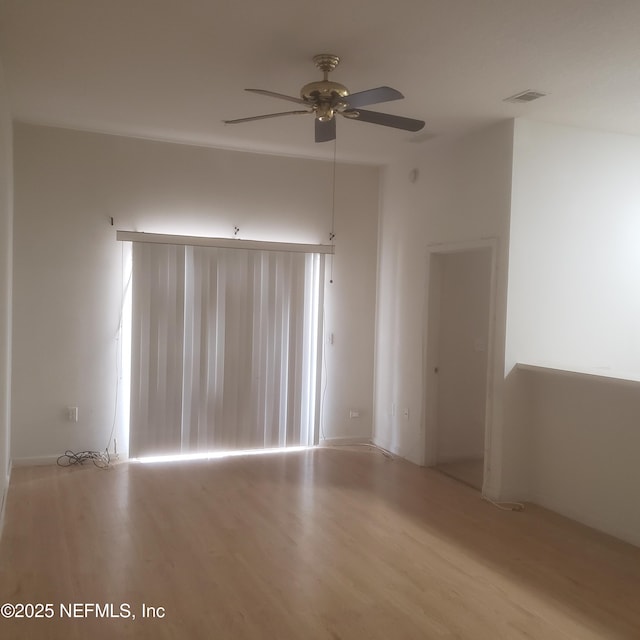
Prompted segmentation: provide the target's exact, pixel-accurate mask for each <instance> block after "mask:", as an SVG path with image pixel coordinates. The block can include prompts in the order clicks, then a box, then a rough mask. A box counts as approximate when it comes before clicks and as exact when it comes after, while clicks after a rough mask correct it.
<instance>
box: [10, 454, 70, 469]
mask: <svg viewBox="0 0 640 640" xmlns="http://www.w3.org/2000/svg"><path fill="white" fill-rule="evenodd" d="M59 457H60V456H36V457H34V458H14V459H13V466H14V467H41V466H44V465H48V464H56V462H57V461H58V458H59Z"/></svg>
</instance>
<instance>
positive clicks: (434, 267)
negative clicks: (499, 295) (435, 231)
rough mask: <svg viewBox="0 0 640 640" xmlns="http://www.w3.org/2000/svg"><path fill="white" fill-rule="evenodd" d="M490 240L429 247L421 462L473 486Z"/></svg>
mask: <svg viewBox="0 0 640 640" xmlns="http://www.w3.org/2000/svg"><path fill="white" fill-rule="evenodd" d="M493 256H494V251H493V247H492V246H491V245H484V246H476V247H468V248H458V249H448V250H444V249H442V248H439V249H436V250H433V251H432V252H430V259H429V291H428V317H427V362H426V366H427V391H426V404H427V412H426V415H427V425H426V432H427V439H426V446H427V451H426V461H427V465H428V466H433V467H435V468H436V469H438V470H439V471H441V472H442V473H445V474H447V475H449V476H452V477H454V478H455V479H457V480H459V481H461V482H464V483H465V484H468V485H470V486H472V487H474V488H476V489H478V490H482V486H483V482H484V479H485V452H486V449H487V418H486V416H487V397H488V392H489V388H488V387H489V385H488V367H489V363H490V361H491V360H490V349H491V344H490V335H491V306H492V305H491V300H492V289H493V288H492V281H493V275H492V274H493Z"/></svg>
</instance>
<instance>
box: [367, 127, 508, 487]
mask: <svg viewBox="0 0 640 640" xmlns="http://www.w3.org/2000/svg"><path fill="white" fill-rule="evenodd" d="M512 145H513V122H512V121H505V122H502V123H500V124H496V125H492V126H489V127H486V128H484V129H482V130H479V131H476V132H474V133H471V134H468V135H466V136H464V137H461V138H458V139H455V140H447V141H438V140H437V139H436V140H433V141H430V142H427V143H426V144H425V146H424V150H423V151H421V152H418V153H416V154H415V156H414V157H413V158H411V159H409V158H407V159H406V160H404V161H402V162H399V163H397V164H394V165H390V166H388V167H386V168H385V169H384V173H383V181H382V187H383V190H382V204H381V220H380V232H379V236H380V243H379V254H378V302H377V329H376V393H375V396H374V397H375V421H374V438H375V442H376V443H377V444H379V445H380V446H382V447H384V448H385V449H388V450H391V451H393V452H394V453H396V454H398V455H400V456H402V457H405V458H407V459H409V460H411V461H413V462H416V463H418V464H423V463H424V460H425V433H424V431H425V424H424V422H425V421H424V413H425V411H426V410H428V408H426V407H424V406H423V400H424V398H425V385H426V380H425V375H424V362H425V323H426V318H427V315H426V309H425V301H426V290H427V283H428V281H429V279H428V277H429V276H428V272H427V252H428V248H429V247H430V246H433V245H436V244H438V243H445V244H447V243H462V242H474V241H478V240H480V239H483V238H494V239H495V241H496V246H497V247H498V248H497V253H498V255H497V256H496V263H497V283H496V295H495V313H496V321H495V327H494V334H495V335H494V336H493V338H494V339H493V344H494V350H493V359H492V362H491V370H492V372H493V379H494V385H493V398H492V399H491V400H492V402H491V406H492V407H493V409H492V411H493V413H492V418H491V422H492V427H491V428H492V431H493V432H494V433H495V436H496V439H495V443H494V446H493V447H492V451H493V456H495V459H494V460H492V464H493V469H494V476H493V482H495V483H496V484H497V485H499V483H500V478H499V466H500V456H501V453H500V444H501V443H500V430H501V417H500V407H501V393H502V389H501V382H502V379H503V376H504V348H503V345H504V332H505V327H504V318H505V315H506V306H505V305H506V272H507V268H506V264H507V253H508V241H509V212H510V200H511V171H512ZM414 169H416V170H417V174H416V173H413V170H414ZM416 175H417V179H416V180H415V181H413V182H412V180H411V178H412V177H416ZM405 409H408V418H406V417H405V411H404V410H405Z"/></svg>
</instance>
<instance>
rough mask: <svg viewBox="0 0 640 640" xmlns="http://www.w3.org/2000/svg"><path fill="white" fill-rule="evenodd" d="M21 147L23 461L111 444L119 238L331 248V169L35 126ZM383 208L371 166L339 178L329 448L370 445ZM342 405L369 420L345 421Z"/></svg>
mask: <svg viewBox="0 0 640 640" xmlns="http://www.w3.org/2000/svg"><path fill="white" fill-rule="evenodd" d="M14 137H15V239H14V256H15V261H14V276H15V278H14V343H13V349H14V371H13V424H14V428H13V445H12V454H13V456H14V458H37V457H46V456H52V455H58V454H60V453H62V452H63V451H64V450H65V449H67V448H70V449H74V450H78V449H100V448H104V446H105V445H106V443H107V440H108V436H109V432H110V430H111V425H112V421H113V415H114V395H115V387H116V371H115V363H116V348H117V345H116V334H117V326H118V316H119V305H120V296H121V247H120V246H119V244H118V243H117V242H116V240H115V230H116V229H129V230H136V231H147V232H160V233H175V234H187V235H210V236H222V237H231V236H232V235H233V227H234V225H237V226H238V227H240V234H239V237H242V238H248V239H259V240H282V241H289V242H308V243H327V242H328V236H329V230H330V227H331V175H332V170H331V165H330V164H329V163H326V162H320V161H311V160H300V159H295V158H281V157H276V156H261V155H254V154H248V153H240V152H231V151H221V150H215V149H208V148H201V147H195V146H184V145H177V144H168V143H162V142H154V141H148V140H139V139H132V138H125V137H116V136H107V135H101V134H92V133H84V132H78V131H71V130H63V129H56V128H50V127H40V126H32V125H26V124H17V125H16V127H15V130H14ZM377 210H378V169H377V168H375V167H363V166H356V165H339V166H338V169H337V183H336V216H335V231H336V256H335V259H334V264H333V279H334V283H333V284H332V285H327V311H326V318H325V320H326V328H327V331H330V332H333V333H334V336H335V340H334V346H333V347H331V349H330V352H329V353H328V365H327V366H328V382H327V387H326V395H325V403H324V408H325V419H324V421H323V427H324V432H325V435H326V436H327V437H348V436H352V437H359V438H369V437H370V433H371V413H372V412H371V407H372V402H373V401H372V390H373V373H372V372H373V355H372V354H373V340H374V317H375V278H376V249H377V218H378V211H377ZM110 216H113V217H114V219H115V225H114V226H110V224H109V218H110ZM67 405H74V406H79V408H80V412H79V413H80V421H79V422H78V423H77V424H74V423H69V422H67V421H66V420H65V415H64V408H65V407H66V406H67ZM349 407H356V408H359V409H360V410H361V412H362V414H361V415H362V417H361V418H360V419H359V420H355V421H354V420H349V418H348V408H349ZM118 437H119V440H120V442H121V443H122V442H123V440H122V433H121V432H120V428H119V430H118Z"/></svg>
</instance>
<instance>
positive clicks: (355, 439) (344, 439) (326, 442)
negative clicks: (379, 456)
mask: <svg viewBox="0 0 640 640" xmlns="http://www.w3.org/2000/svg"><path fill="white" fill-rule="evenodd" d="M349 444H371V439H370V438H366V437H362V436H338V437H337V438H324V439H323V440H320V442H319V443H318V446H319V447H335V446H339V445H344V446H346V445H349Z"/></svg>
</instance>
